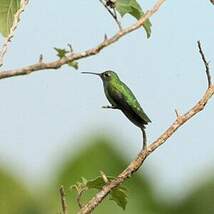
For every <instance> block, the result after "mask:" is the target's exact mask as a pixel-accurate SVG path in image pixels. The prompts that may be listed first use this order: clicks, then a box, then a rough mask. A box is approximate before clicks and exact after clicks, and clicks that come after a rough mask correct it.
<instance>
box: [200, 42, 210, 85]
mask: <svg viewBox="0 0 214 214" xmlns="http://www.w3.org/2000/svg"><path fill="white" fill-rule="evenodd" d="M197 43H198V49H199V53H200V54H201V58H202V60H203V62H204V65H205V69H206V75H207V82H208V88H209V87H210V86H211V84H212V81H211V75H210V71H209V63H208V62H207V60H206V57H205V55H204V52H203V50H202V47H201V42H200V41H198V42H197Z"/></svg>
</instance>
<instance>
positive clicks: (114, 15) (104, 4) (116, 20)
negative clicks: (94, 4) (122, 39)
mask: <svg viewBox="0 0 214 214" xmlns="http://www.w3.org/2000/svg"><path fill="white" fill-rule="evenodd" d="M99 1H100V2H101V3H102V5H103V6H104V7H105V8H106V10H107V11H108V12H109V14H110V15H111V16H112V17H113V19H114V20H115V22H116V23H117V25H118V27H119V30H120V31H121V30H122V25H121V23H120V21H119V20H118V18H117V13H116V11H115V9H114V8H113V12H112V11H111V9H110V8H109V7H108V5H107V4H106V3H105V2H104V1H103V0H99Z"/></svg>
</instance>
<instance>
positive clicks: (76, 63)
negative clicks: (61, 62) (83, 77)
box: [67, 61, 79, 70]
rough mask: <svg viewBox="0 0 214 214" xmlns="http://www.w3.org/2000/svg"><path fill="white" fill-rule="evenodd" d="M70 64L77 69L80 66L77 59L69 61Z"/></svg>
mask: <svg viewBox="0 0 214 214" xmlns="http://www.w3.org/2000/svg"><path fill="white" fill-rule="evenodd" d="M67 64H68V65H69V66H71V67H73V68H75V69H76V70H77V69H78V68H79V64H78V62H77V61H72V62H68V63H67Z"/></svg>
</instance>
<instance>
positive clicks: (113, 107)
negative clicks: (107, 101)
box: [102, 106, 117, 109]
mask: <svg viewBox="0 0 214 214" xmlns="http://www.w3.org/2000/svg"><path fill="white" fill-rule="evenodd" d="M102 108H110V109H117V107H116V106H102Z"/></svg>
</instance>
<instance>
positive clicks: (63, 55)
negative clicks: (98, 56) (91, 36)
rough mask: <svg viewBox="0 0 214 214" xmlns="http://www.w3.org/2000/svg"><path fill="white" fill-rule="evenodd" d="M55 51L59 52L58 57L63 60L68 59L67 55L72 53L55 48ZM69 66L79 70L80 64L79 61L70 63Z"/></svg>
mask: <svg viewBox="0 0 214 214" xmlns="http://www.w3.org/2000/svg"><path fill="white" fill-rule="evenodd" d="M54 50H55V51H56V52H57V56H58V57H59V58H60V59H62V58H64V57H66V54H67V53H69V52H70V51H68V50H66V49H62V48H54ZM67 65H68V66H70V67H73V68H75V69H76V70H77V69H78V68H79V64H78V62H77V61H69V62H68V63H67Z"/></svg>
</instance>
